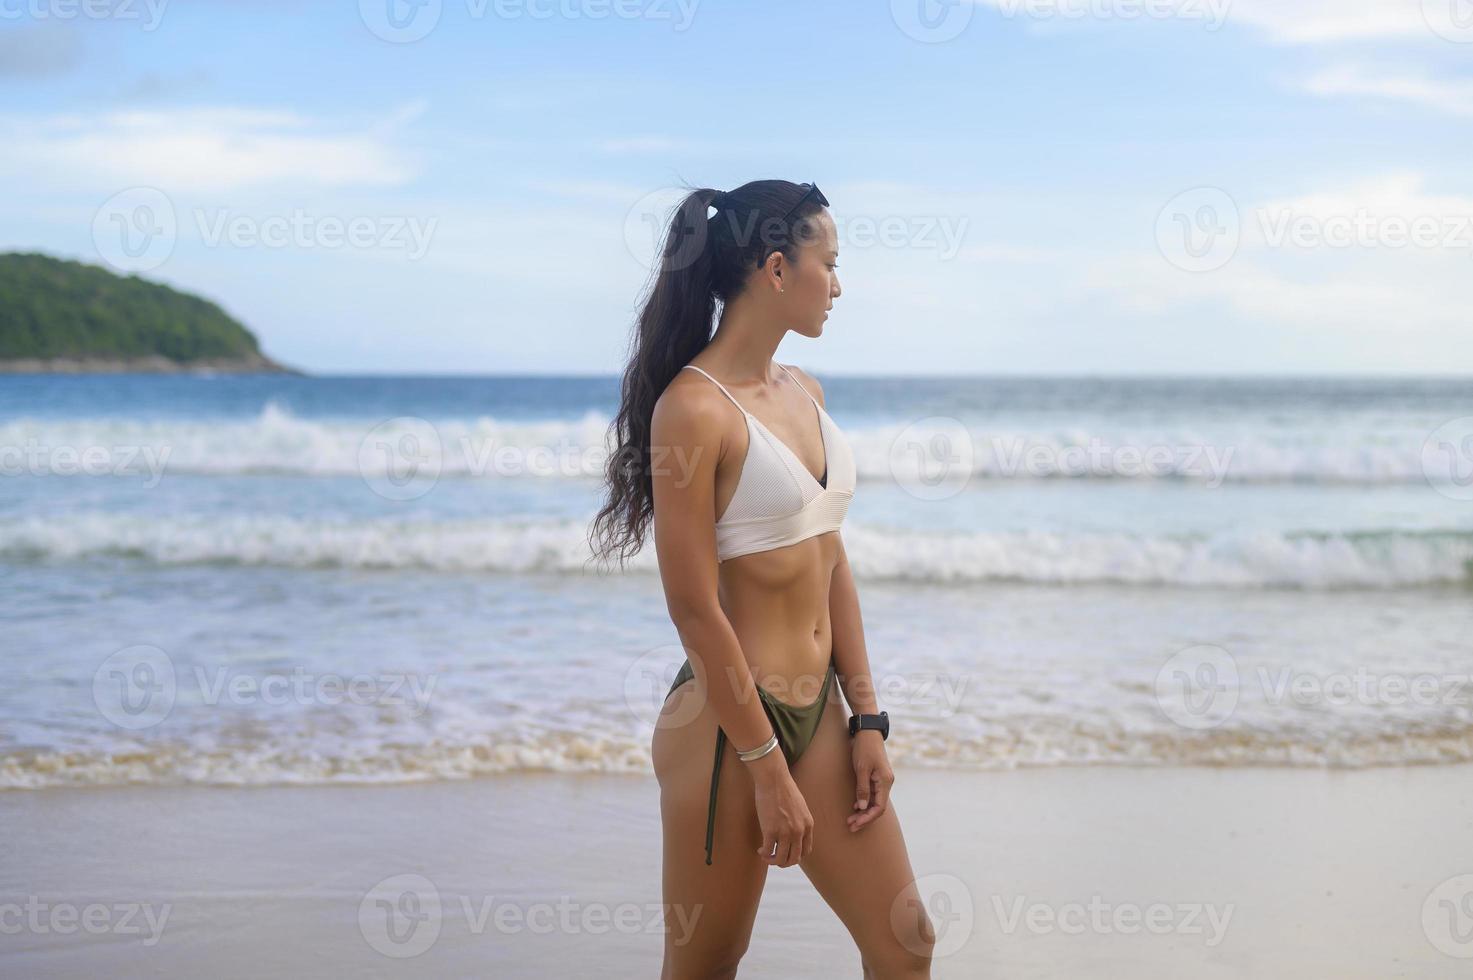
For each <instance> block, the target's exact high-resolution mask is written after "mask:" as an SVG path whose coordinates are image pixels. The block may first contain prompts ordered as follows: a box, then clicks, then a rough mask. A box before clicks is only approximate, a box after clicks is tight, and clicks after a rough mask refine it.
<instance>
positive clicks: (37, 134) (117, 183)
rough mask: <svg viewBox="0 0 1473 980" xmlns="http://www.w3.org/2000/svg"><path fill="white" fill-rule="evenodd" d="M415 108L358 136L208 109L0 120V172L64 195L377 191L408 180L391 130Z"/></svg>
mask: <svg viewBox="0 0 1473 980" xmlns="http://www.w3.org/2000/svg"><path fill="white" fill-rule="evenodd" d="M421 111H423V105H422V104H410V105H408V106H405V107H402V108H400V109H398V110H395V111H393V112H390V113H389V114H388V115H387V116H386V117H385V118H384V119H380V120H377V121H375V123H374V124H373V125H371V126H368V127H365V128H364V129H362V130H361V131H358V132H338V133H331V132H325V130H327V129H329V128H330V127H328V126H326V125H324V124H323V123H321V122H320V121H318V120H314V119H311V118H308V117H305V116H302V115H300V114H298V113H295V112H288V111H281V110H275V109H254V108H236V107H210V108H191V109H157V110H152V109H151V110H137V109H129V110H120V111H113V112H103V113H80V114H79V113H70V114H59V115H51V116H40V117H34V116H25V115H19V114H4V115H0V144H4V145H5V147H6V152H5V154H4V157H3V160H0V172H4V171H9V172H10V173H12V174H13V175H15V176H17V177H23V178H24V179H25V180H27V181H28V182H29V183H31V184H35V183H37V182H46V183H55V184H56V185H58V186H60V187H63V188H65V189H68V190H77V189H79V188H85V189H87V190H96V189H117V188H119V187H122V186H127V185H147V186H157V187H159V188H161V189H163V190H166V191H176V190H181V191H182V190H193V191H207V192H208V191H226V190H235V189H238V188H242V187H255V186H260V185H278V186H287V187H295V186H301V185H312V186H317V187H353V186H367V187H384V186H395V185H401V184H405V183H408V182H409V181H410V180H412V179H413V177H414V176H415V173H416V167H415V164H414V161H413V159H412V156H411V154H409V153H408V152H406V151H404V150H402V149H400V148H399V147H397V146H396V145H395V142H396V136H397V133H398V131H399V130H400V129H401V128H402V126H403V125H405V124H406V123H407V122H408V121H409V120H410V119H412V118H414V116H416V115H418V114H419V113H420V112H421Z"/></svg>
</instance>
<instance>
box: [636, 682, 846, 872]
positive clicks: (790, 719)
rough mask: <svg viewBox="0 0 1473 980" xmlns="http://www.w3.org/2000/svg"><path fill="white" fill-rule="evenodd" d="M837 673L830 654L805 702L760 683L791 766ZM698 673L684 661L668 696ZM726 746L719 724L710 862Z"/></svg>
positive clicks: (709, 836) (811, 732)
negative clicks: (819, 681) (792, 700)
mask: <svg viewBox="0 0 1473 980" xmlns="http://www.w3.org/2000/svg"><path fill="white" fill-rule="evenodd" d="M834 674H835V669H834V659H833V657H830V658H829V667H828V670H826V671H825V672H824V675H823V688H822V689H821V690H820V691H819V695H818V697H817V698H816V699H815V700H813V701H810V702H809V703H808V704H803V705H792V704H788V703H786V702H784V701H780V700H778V699H777V698H776V697H774V696H773V695H772V694H771V693H769V692H768V691H767V690H766V689H764V688H763V687H762V685H761V684H758V685H757V695H758V697H759V698H761V700H762V707H763V709H764V710H766V712H767V717H768V719H769V720H770V721H771V722H772V730H773V731H774V732H776V733H777V744H778V745H779V746H781V747H782V750H783V755H784V756H785V757H786V758H787V760H788V765H790V766H791V765H792V764H793V763H795V762H797V761H798V759H799V758H800V757H801V756H802V755H803V753H804V751H806V750H807V748H808V745H809V743H810V742H812V741H813V736H814V735H815V734H817V732H818V722H819V719H821V718H822V717H823V707H824V704H825V703H826V702H827V701H828V699H829V688H831V687H832V686H833V683H834ZM695 676H696V675H695V669H694V668H693V667H691V663H690V660H689V659H687V660H686V661H685V663H683V664H681V665H680V673H678V674H676V675H675V683H674V684H671V685H670V690H669V691H667V692H666V693H665V699H666V700H669V698H670V695H672V694H674V693H675V689H676V688H678V687H680V685H682V684H684V683H685V682H686V681H688V680H690V679H691V678H692V677H695ZM725 748H726V730H725V729H723V728H722V727H721V726H720V725H717V726H716V762H715V764H714V765H713V766H712V768H711V802H710V805H709V806H708V807H707V809H706V863H707V864H710V863H711V841H712V838H713V837H714V835H715V833H716V784H717V780H718V779H720V777H721V758H722V754H723V752H724V750H725Z"/></svg>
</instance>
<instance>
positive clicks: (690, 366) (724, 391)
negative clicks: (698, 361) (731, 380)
mask: <svg viewBox="0 0 1473 980" xmlns="http://www.w3.org/2000/svg"><path fill="white" fill-rule="evenodd" d="M685 368H690V369H691V370H692V371H700V372H701V373H702V374H705V375H706V377H708V378H711V375H709V374H706V372H705V371H702V370H701V369H700V368H698V367H696V366H695V365H694V364H686V365H684V366H683V367H682V368H681V370H682V371H683V370H685ZM711 383H712V384H713V385H715V386H716V387H718V388H720V389H721V393H722V394H723V395H725V396H726V397H727V398H730V399H731V403H732V404H733V405H735V406H736V407H737V408H741V409H742V414H743V415H751V414H752V413H751V412H749V411H747V410H746V409H745V408H742V403H741V402H739V401H737V400H736V399H735V398H734V397H732V394H731V392H729V391H727V390H726V386H725V385H723V384H722V383H721V382H720V381H717V380H716V379H715V378H711Z"/></svg>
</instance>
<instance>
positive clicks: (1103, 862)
mask: <svg viewBox="0 0 1473 980" xmlns="http://www.w3.org/2000/svg"><path fill="white" fill-rule="evenodd" d="M1470 775H1473V764H1466V765H1461V766H1437V767H1412V768H1406V769H1394V768H1385V769H1370V770H1351V771H1319V770H1310V771H1305V770H1276V769H1210V768H1144V769H1124V768H1122V769H1088V768H1082V769H1067V768H1061V769H1038V770H1019V771H1006V772H990V773H980V772H979V773H970V772H957V771H944V772H938V771H930V770H917V769H906V770H902V771H900V772H899V779H898V780H897V782H896V786H895V796H894V812H895V813H896V815H897V816H898V817H899V819H900V820H901V821H902V826H903V829H904V832H905V835H906V841H907V848H908V850H909V853H910V858H911V864H912V867H913V868H914V870H915V872H916V874H917V878H918V880H920V881H921V882H922V886H923V887H922V892H923V894H924V895H926V896H927V906H928V908H929V909H930V910H931V912H932V914H933V918H934V919H935V920H936V921H937V922H938V924H939V927H938V955H937V958H936V960H935V967H934V975H935V976H937V977H944V976H979V975H988V976H1010V977H1011V976H1018V977H1022V976H1080V977H1104V976H1130V977H1133V978H1143V980H1152V978H1162V980H1166V978H1172V980H1175V978H1177V977H1181V976H1192V977H1203V978H1229V977H1234V978H1238V977H1244V976H1253V977H1263V978H1278V977H1283V978H1286V980H1287V978H1290V977H1293V978H1296V980H1297V978H1298V977H1302V976H1334V977H1337V978H1367V980H1370V978H1381V977H1387V976H1398V977H1412V978H1443V977H1447V978H1451V977H1455V976H1461V975H1464V974H1465V972H1466V966H1467V962H1468V960H1467V959H1465V958H1460V957H1462V956H1467V955H1473V939H1470V938H1467V937H1461V934H1460V933H1458V932H1457V931H1456V930H1455V929H1453V930H1451V931H1449V930H1448V929H1446V928H1444V927H1443V923H1442V920H1441V919H1439V918H1438V916H1439V915H1442V914H1443V909H1442V906H1441V905H1439V904H1438V898H1439V896H1441V897H1446V898H1447V899H1448V900H1449V901H1450V902H1456V900H1457V899H1458V897H1459V896H1457V895H1453V894H1451V893H1449V894H1447V895H1444V893H1446V892H1448V889H1449V888H1450V887H1454V888H1455V887H1456V886H1457V883H1458V882H1459V881H1460V880H1462V876H1468V875H1473V834H1469V833H1468V830H1469V828H1470V826H1473V780H1470V779H1469V776H1470ZM0 823H3V825H4V826H5V827H7V829H9V830H10V833H9V834H7V835H6V837H7V840H6V841H5V842H3V843H0V849H3V853H4V855H5V859H4V860H3V861H0V903H10V904H11V905H12V906H20V907H21V908H22V909H25V908H26V907H27V905H29V906H31V907H35V908H37V909H39V911H37V912H35V913H34V915H31V914H30V913H24V912H22V913H17V915H20V916H21V920H20V921H24V922H27V923H29V925H27V926H24V927H23V928H22V929H21V930H20V931H19V932H10V933H7V934H5V935H3V936H0V949H4V950H5V962H6V964H7V966H8V967H10V968H11V970H13V971H14V972H15V973H16V974H17V975H25V976H33V977H51V976H57V977H59V976H96V975H107V976H118V977H128V976H154V975H161V974H163V975H196V974H201V973H206V974H208V975H210V976H212V977H216V978H218V980H225V978H233V977H246V976H259V975H261V974H262V973H274V972H278V971H280V972H282V973H286V974H289V975H292V976H321V977H336V976H342V975H345V974H351V975H353V976H365V977H379V976H382V977H389V976H425V977H440V976H470V975H481V976H486V975H491V976H533V975H546V974H551V975H578V976H581V975H590V974H598V975H611V976H655V975H657V974H658V971H659V965H660V952H661V943H662V935H661V933H662V930H663V929H664V928H665V926H666V921H665V920H663V918H662V915H663V910H662V907H661V904H660V903H661V892H660V873H661V861H662V857H661V850H662V842H661V829H660V823H659V785H658V783H657V781H656V780H655V779H654V777H653V776H642V775H577V774H574V775H570V774H560V773H526V774H516V775H506V776H496V777H488V778H483V779H474V780H466V781H458V782H440V783H420V784H410V785H404V784H395V785H385V786H305V787H282V786H264V787H241V788H233V787H215V786H205V787H198V786H182V787H173V786H171V787H85V788H55V789H45V790H34V791H27V792H19V793H3V794H0ZM816 844H817V846H822V840H821V838H819V839H817V840H816ZM696 858H698V855H696V856H694V857H693V859H696ZM1469 888H1470V889H1473V884H1470V885H1469ZM406 896H408V897H409V898H412V899H413V901H411V902H409V904H407V905H406V904H405V899H406ZM89 908H90V909H93V910H94V911H93V912H91V913H88V914H94V915H98V916H100V917H101V921H102V922H103V923H108V922H112V921H113V920H111V919H109V916H120V915H121V914H122V912H123V911H127V912H129V913H130V917H129V919H128V923H129V928H127V929H124V928H123V926H122V922H121V919H118V920H117V921H116V926H117V927H116V928H101V927H100V928H97V929H93V930H90V931H85V930H83V929H80V928H77V927H76V923H77V922H82V921H86V920H85V919H84V918H82V915H81V914H80V913H86V910H88V909H89ZM393 909H409V910H410V911H415V910H417V915H418V920H416V921H419V922H423V923H427V925H426V926H425V927H424V928H425V930H427V931H421V927H420V926H419V925H415V924H414V923H413V922H412V921H411V922H410V924H409V925H408V926H406V927H405V928H402V929H394V928H390V927H387V926H386V917H387V916H388V915H389V912H387V911H385V910H393ZM73 913H79V914H77V915H75V916H74V917H73V918H67V916H69V915H72V914H73ZM1186 913H1191V914H1190V915H1188V914H1186ZM426 916H428V918H426ZM1158 916H1160V917H1161V920H1160V922H1157V921H1156V917H1158ZM1444 917H1445V916H1444ZM59 922H72V923H73V926H72V928H71V931H70V932H66V931H64V930H63V929H62V928H61V927H59V926H57V927H54V928H53V926H52V924H53V923H59ZM1148 923H1154V924H1155V926H1159V927H1152V928H1147V927H1146V924H1148ZM668 924H669V926H670V928H672V929H673V928H677V925H676V920H674V919H673V918H672V919H670V920H668ZM401 925H402V923H401ZM84 932H86V933H87V934H83V933H84ZM943 950H944V955H943V954H942V953H943ZM858 974H859V957H858V954H857V952H856V951H855V948H854V944H853V941H852V939H851V938H850V937H849V935H848V933H847V931H846V930H845V929H844V927H843V926H842V924H841V923H840V922H839V921H838V920H837V919H836V918H835V916H834V915H833V913H832V912H831V910H829V908H828V907H827V905H826V904H824V902H823V901H822V900H821V899H820V898H819V896H818V895H817V893H816V892H815V891H814V889H813V887H812V885H811V884H810V883H809V882H808V880H807V878H806V877H805V876H804V875H803V873H802V871H801V870H800V869H797V868H792V869H771V870H770V871H769V873H768V877H767V883H766V886H765V889H764V894H763V897H762V902H761V905H760V906H759V911H758V915H757V922H756V926H755V929H754V932H753V936H752V942H751V947H750V950H749V951H748V953H747V955H746V957H745V958H744V959H743V961H742V975H743V976H753V977H785V978H806V977H814V978H818V977H828V976H833V975H841V976H842V975H850V976H857V975H858Z"/></svg>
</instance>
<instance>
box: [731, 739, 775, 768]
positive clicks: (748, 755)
mask: <svg viewBox="0 0 1473 980" xmlns="http://www.w3.org/2000/svg"><path fill="white" fill-rule="evenodd" d="M775 748H777V732H773V733H772V737H771V738H769V739H768V740H767V741H765V742H763V743H762V744H761V745H759V746H757V747H756V748H755V749H748V750H747V751H745V752H742V751H740V750H738V751H737V758H738V759H741V760H742V761H743V762H755V761H756V760H758V759H760V758H762V757H763V756H764V755H766V754H767V753H769V752H771V751H772V750H773V749H775Z"/></svg>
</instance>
